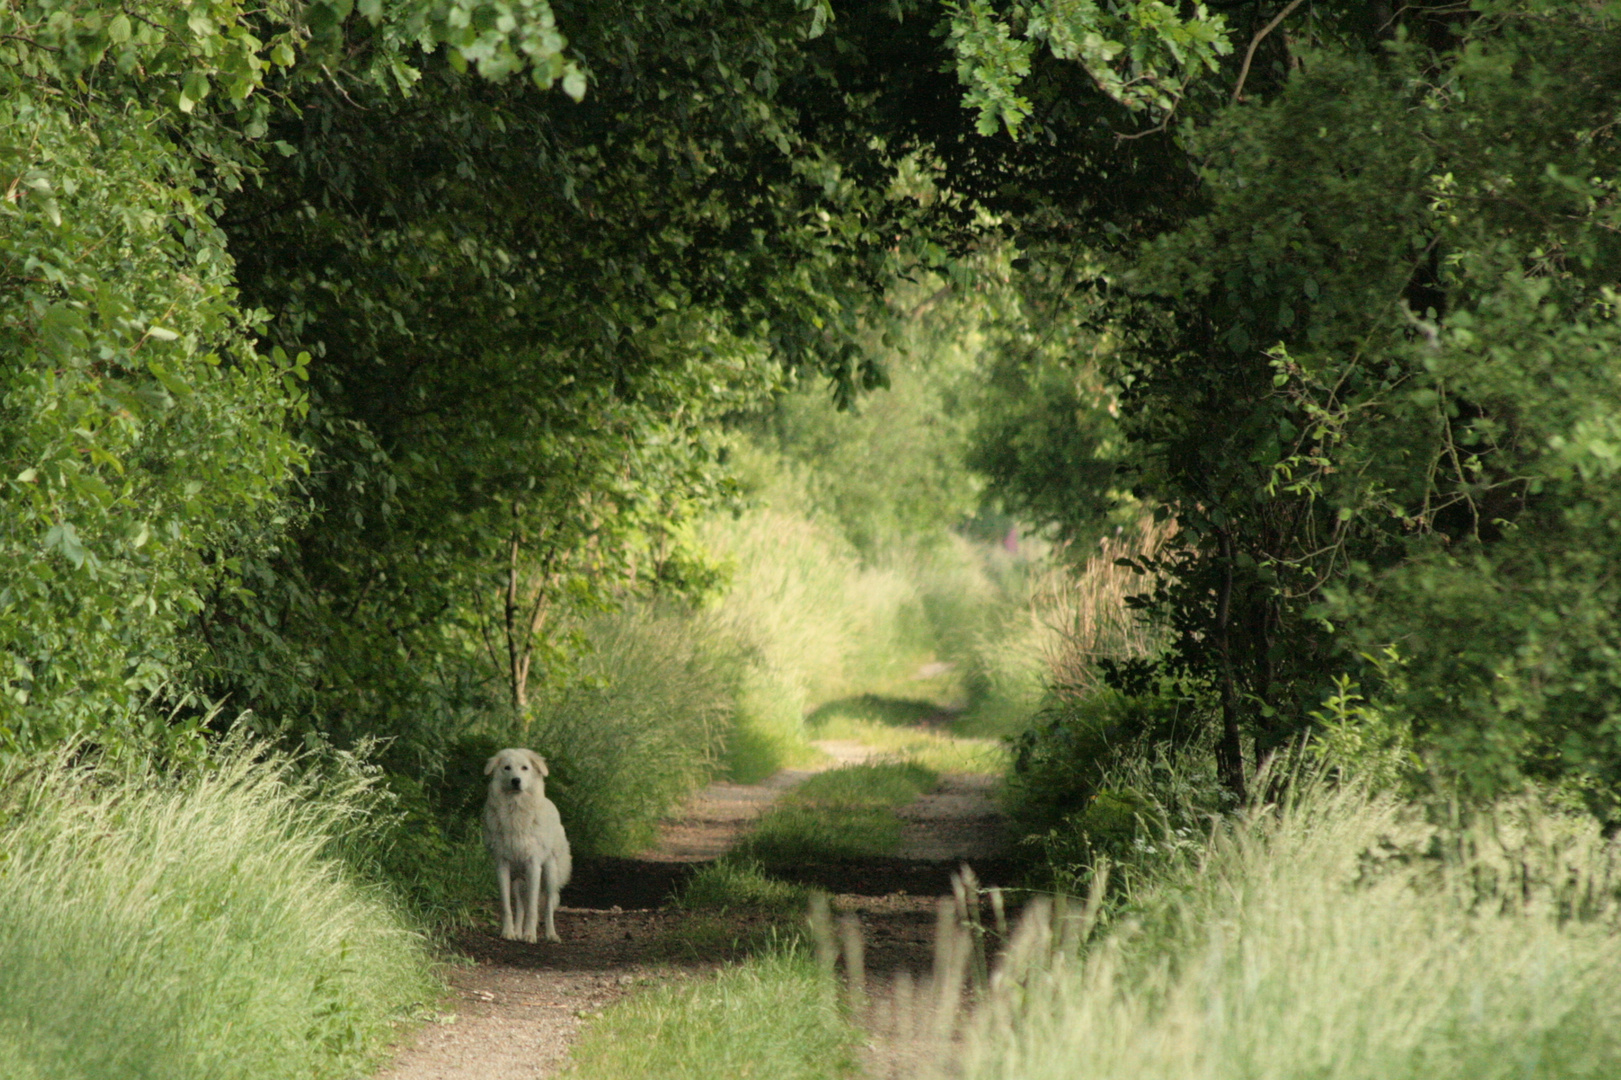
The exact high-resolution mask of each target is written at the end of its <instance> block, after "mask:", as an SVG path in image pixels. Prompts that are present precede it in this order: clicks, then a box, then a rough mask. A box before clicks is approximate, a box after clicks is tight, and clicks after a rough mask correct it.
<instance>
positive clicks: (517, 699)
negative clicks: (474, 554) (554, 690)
mask: <svg viewBox="0 0 1621 1080" xmlns="http://www.w3.org/2000/svg"><path fill="white" fill-rule="evenodd" d="M512 515H513V517H517V515H518V509H517V507H516V506H514V507H513V509H512ZM522 546H523V538H522V537H521V536H519V534H518V530H517V527H516V522H514V527H513V530H512V544H511V548H510V550H509V552H508V558H507V595H506V603H505V605H503V607H504V610H503V612H502V615H503V623H504V625H505V627H506V634H507V677H508V679H509V681H510V683H511V689H512V707H513V708H514V709H516V710H518V712H519V713H520V714H522V713H523V711H524V709H526V708H527V707H528V705H529V643H528V642H527V641H524V640H523V634H522V633H521V632H520V631H519V629H518V552H519V551H520V550H521V548H522Z"/></svg>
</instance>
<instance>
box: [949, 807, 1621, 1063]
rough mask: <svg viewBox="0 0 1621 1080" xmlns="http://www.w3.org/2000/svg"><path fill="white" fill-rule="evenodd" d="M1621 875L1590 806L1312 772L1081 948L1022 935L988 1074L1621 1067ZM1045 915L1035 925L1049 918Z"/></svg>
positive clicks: (994, 1021) (968, 1055)
mask: <svg viewBox="0 0 1621 1080" xmlns="http://www.w3.org/2000/svg"><path fill="white" fill-rule="evenodd" d="M1618 898H1621V873H1618V870H1617V867H1616V866H1615V860H1614V849H1613V846H1611V845H1610V844H1609V843H1607V842H1606V841H1605V840H1604V838H1603V836H1602V835H1601V833H1600V830H1599V827H1598V824H1597V823H1596V822H1594V821H1592V820H1591V819H1585V818H1581V817H1577V816H1572V815H1568V814H1563V813H1559V812H1555V811H1550V810H1547V809H1539V808H1536V807H1527V806H1520V807H1510V808H1506V810H1505V811H1501V812H1499V813H1497V814H1495V815H1493V816H1492V820H1490V821H1489V822H1487V823H1486V824H1485V825H1484V826H1483V827H1481V828H1478V829H1474V830H1470V831H1468V832H1465V833H1462V834H1459V833H1456V832H1451V833H1449V832H1448V831H1445V830H1442V829H1438V828H1436V827H1434V826H1430V825H1427V824H1426V823H1425V819H1424V817H1423V815H1422V814H1421V813H1420V812H1419V811H1418V810H1417V809H1416V808H1413V807H1410V806H1406V805H1404V804H1402V803H1401V802H1400V801H1398V800H1397V799H1394V798H1387V797H1370V796H1369V795H1367V794H1365V793H1363V792H1361V791H1358V790H1355V789H1354V788H1340V789H1338V790H1336V789H1332V788H1329V787H1327V786H1324V785H1321V784H1312V783H1308V784H1306V785H1304V790H1303V791H1301V792H1299V793H1298V794H1297V796H1296V797H1294V798H1293V799H1292V800H1291V801H1288V802H1286V803H1285V805H1283V806H1281V807H1278V808H1273V809H1268V810H1265V811H1256V812H1255V813H1253V814H1251V815H1248V816H1247V817H1246V818H1244V819H1240V820H1237V821H1233V822H1231V823H1229V824H1227V825H1225V826H1223V827H1222V828H1221V829H1220V830H1219V831H1218V833H1217V835H1216V837H1215V839H1214V840H1213V842H1212V843H1211V845H1210V847H1209V849H1208V850H1207V851H1206V852H1205V854H1204V856H1203V857H1202V858H1195V859H1188V860H1185V861H1183V860H1176V861H1173V862H1172V863H1170V864H1169V868H1168V870H1167V872H1166V873H1165V874H1163V875H1162V877H1161V879H1160V880H1159V881H1158V882H1157V883H1151V884H1150V885H1148V886H1147V887H1144V888H1142V889H1140V890H1139V891H1138V892H1137V893H1136V894H1135V895H1134V896H1132V897H1131V903H1130V905H1129V906H1130V908H1131V909H1132V916H1133V917H1132V918H1131V919H1129V920H1123V921H1121V922H1120V923H1119V924H1117V925H1118V928H1117V929H1116V930H1115V931H1114V932H1113V933H1110V934H1106V935H1104V936H1103V937H1102V938H1101V940H1099V941H1097V942H1095V943H1094V944H1093V945H1091V946H1090V947H1089V948H1088V950H1087V952H1086V955H1085V959H1084V963H1082V962H1080V961H1079V960H1077V959H1076V958H1075V957H1074V956H1073V955H1072V954H1069V953H1067V952H1065V951H1063V950H1059V952H1058V953H1057V954H1056V955H1051V954H1047V955H1046V956H1045V957H1044V956H1043V953H1044V951H1045V949H1046V946H1045V945H1044V944H1043V942H1044V940H1045V941H1050V940H1051V939H1050V938H1047V939H1043V937H1042V935H1041V933H1040V932H1037V933H1034V934H1030V933H1026V934H1024V935H1022V936H1019V935H1016V941H1015V944H1014V945H1013V946H1012V948H1011V949H1010V954H1011V955H1012V956H1013V957H1014V961H1013V963H1014V966H1015V970H1014V971H1012V972H1010V978H1008V979H1007V980H1006V981H1005V983H1004V985H1005V986H1007V987H1010V988H1012V987H1016V988H1017V991H1016V993H1008V992H1004V993H1002V994H1000V995H993V998H992V1000H991V1003H990V1004H989V1005H988V1006H987V1007H986V1008H984V1009H983V1010H981V1012H980V1014H979V1018H978V1023H977V1026H976V1028H975V1030H973V1031H972V1032H971V1034H970V1037H969V1039H968V1040H967V1042H966V1044H965V1045H966V1052H965V1053H963V1054H962V1055H961V1058H962V1060H963V1063H964V1068H963V1070H962V1072H961V1074H960V1075H963V1076H965V1077H969V1078H972V1080H1014V1078H1017V1080H1049V1078H1050V1080H1058V1078H1060V1077H1074V1076H1085V1077H1093V1078H1097V1080H1186V1078H1187V1077H1194V1076H1197V1077H1201V1078H1205V1080H1250V1078H1253V1077H1276V1078H1279V1080H1305V1078H1308V1077H1310V1078H1312V1080H1574V1078H1594V1080H1597V1078H1598V1077H1609V1076H1618V1075H1621V936H1618V935H1617V934H1616V932H1615V927H1616V924H1617V920H1618V917H1621V903H1618ZM1038 931H1039V928H1038Z"/></svg>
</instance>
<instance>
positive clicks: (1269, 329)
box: [1123, 13, 1621, 791]
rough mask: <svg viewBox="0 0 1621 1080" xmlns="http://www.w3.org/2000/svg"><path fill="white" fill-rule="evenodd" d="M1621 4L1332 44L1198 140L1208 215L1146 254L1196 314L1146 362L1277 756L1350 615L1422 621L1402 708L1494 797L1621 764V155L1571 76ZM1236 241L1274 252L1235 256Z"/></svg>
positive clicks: (1174, 465)
mask: <svg viewBox="0 0 1621 1080" xmlns="http://www.w3.org/2000/svg"><path fill="white" fill-rule="evenodd" d="M1605 18H1606V17H1603V16H1599V15H1588V14H1579V15H1578V14H1575V13H1571V14H1570V16H1569V17H1568V18H1562V19H1552V20H1549V21H1524V20H1518V19H1502V20H1498V19H1488V20H1483V21H1482V22H1481V23H1480V24H1478V25H1477V26H1476V27H1474V28H1473V30H1472V31H1471V33H1470V35H1469V37H1468V40H1467V43H1466V45H1464V46H1463V47H1460V48H1459V49H1458V50H1456V51H1451V52H1447V53H1444V54H1431V53H1428V52H1426V51H1425V50H1422V49H1419V48H1417V47H1414V46H1402V47H1399V48H1396V49H1394V50H1393V51H1392V52H1391V54H1390V57H1389V59H1388V60H1387V61H1386V62H1385V63H1383V64H1375V63H1372V62H1370V61H1368V60H1366V59H1362V58H1358V57H1352V56H1346V55H1339V54H1335V53H1327V54H1324V55H1322V56H1321V57H1319V58H1318V59H1317V60H1315V61H1314V62H1313V65H1312V68H1311V70H1310V71H1309V72H1308V73H1306V74H1304V75H1302V76H1300V77H1297V78H1295V79H1293V80H1291V81H1290V83H1289V85H1288V86H1287V87H1286V88H1285V89H1284V90H1282V91H1281V92H1280V93H1279V94H1278V95H1277V97H1276V98H1275V100H1274V101H1273V102H1272V103H1271V104H1269V105H1267V106H1266V107H1264V108H1254V109H1238V110H1232V111H1230V112H1229V113H1227V114H1225V115H1224V116H1223V117H1222V119H1221V120H1220V121H1219V122H1218V123H1216V124H1214V125H1213V126H1211V127H1210V128H1209V129H1208V131H1207V132H1206V133H1205V134H1203V135H1201V136H1200V137H1199V140H1198V142H1197V144H1196V145H1197V146H1198V147H1200V148H1208V152H1209V155H1210V156H1209V158H1208V165H1207V168H1206V173H1205V175H1206V178H1207V184H1208V190H1209V193H1210V196H1211V199H1212V208H1211V210H1210V212H1209V213H1208V214H1207V215H1205V216H1202V217H1200V218H1198V219H1196V220H1195V221H1193V222H1191V223H1190V224H1189V225H1188V226H1187V227H1186V228H1184V229H1183V230H1181V231H1180V232H1178V233H1176V234H1174V235H1172V236H1168V237H1165V238H1163V239H1162V240H1161V241H1159V242H1158V243H1156V244H1155V245H1154V246H1152V247H1151V248H1150V249H1149V250H1148V251H1147V252H1146V254H1145V257H1144V259H1143V261H1142V263H1141V265H1140V267H1139V269H1138V271H1137V277H1136V281H1137V288H1138V289H1139V291H1140V292H1141V293H1143V294H1149V295H1156V296H1158V297H1161V298H1163V300H1164V302H1165V303H1166V305H1167V308H1168V310H1169V312H1170V316H1169V320H1168V321H1167V322H1166V323H1163V324H1161V325H1160V326H1159V327H1158V328H1155V329H1145V331H1144V333H1143V334H1142V335H1141V336H1140V337H1139V338H1138V339H1137V341H1136V342H1134V343H1133V345H1132V347H1131V349H1130V351H1129V356H1128V358H1127V359H1126V360H1125V362H1124V365H1123V370H1124V371H1125V372H1128V373H1129V377H1130V379H1131V387H1132V388H1131V390H1130V391H1129V392H1128V395H1127V402H1128V406H1127V407H1128V410H1129V412H1130V413H1131V415H1132V417H1133V423H1132V426H1133V429H1134V431H1133V433H1134V435H1135V436H1136V437H1137V438H1139V439H1140V440H1142V441H1143V442H1144V443H1146V444H1150V445H1151V446H1152V448H1153V449H1152V462H1153V464H1152V466H1151V471H1150V472H1149V473H1148V474H1147V477H1148V481H1149V484H1150V485H1152V486H1153V487H1154V488H1156V489H1157V490H1158V491H1160V492H1163V493H1164V494H1165V496H1166V497H1168V498H1170V497H1173V496H1172V493H1175V495H1174V498H1175V499H1176V501H1177V502H1178V507H1179V518H1180V521H1181V524H1182V526H1183V529H1184V531H1183V532H1182V533H1181V534H1180V535H1179V542H1180V543H1181V545H1182V546H1183V547H1184V548H1185V550H1186V552H1187V555H1186V556H1185V558H1184V561H1183V562H1182V563H1181V565H1180V566H1179V568H1178V571H1177V572H1178V574H1179V575H1180V579H1181V581H1182V583H1183V585H1182V586H1181V587H1180V588H1173V589H1172V590H1170V592H1169V594H1168V595H1166V596H1165V597H1163V599H1164V600H1165V602H1166V604H1167V605H1168V609H1171V610H1174V611H1175V612H1176V614H1175V615H1174V616H1173V618H1175V619H1177V620H1179V626H1180V629H1181V633H1182V634H1183V635H1184V636H1183V637H1182V638H1181V640H1180V643H1179V645H1178V649H1179V651H1180V654H1181V655H1182V656H1183V657H1184V658H1187V659H1188V660H1190V661H1191V662H1193V663H1195V664H1196V665H1202V666H1203V668H1204V670H1207V671H1211V672H1213V673H1216V678H1218V679H1220V680H1224V681H1225V682H1227V683H1228V684H1230V685H1231V686H1232V687H1233V689H1232V691H1230V701H1231V705H1230V708H1232V709H1234V710H1236V709H1237V708H1238V704H1237V702H1238V700H1239V699H1240V697H1246V696H1251V695H1252V696H1253V697H1254V698H1256V699H1259V700H1258V706H1257V708H1256V709H1255V716H1254V723H1253V726H1254V730H1255V734H1256V738H1257V740H1258V747H1259V748H1260V749H1259V751H1258V752H1260V753H1265V752H1266V751H1267V750H1268V748H1270V747H1274V746H1277V745H1279V743H1280V741H1281V740H1284V739H1287V738H1289V737H1291V735H1290V733H1291V732H1293V731H1297V730H1299V729H1300V727H1302V726H1304V725H1305V724H1306V723H1308V720H1307V714H1308V712H1309V705H1310V703H1311V702H1312V701H1313V700H1320V699H1321V698H1322V697H1323V696H1324V695H1326V694H1327V693H1328V692H1329V688H1328V687H1327V686H1326V685H1324V677H1325V671H1326V669H1325V665H1324V664H1323V660H1324V659H1325V658H1326V654H1327V653H1328V652H1330V651H1331V650H1333V649H1334V648H1336V647H1338V648H1345V646H1344V645H1339V644H1338V643H1337V642H1335V641H1334V639H1333V637H1331V635H1332V634H1334V633H1335V632H1336V631H1338V630H1339V629H1340V628H1341V627H1344V628H1345V629H1346V630H1347V631H1348V634H1347V635H1346V636H1347V637H1348V639H1349V641H1348V642H1347V643H1346V644H1349V645H1351V646H1353V647H1354V652H1356V653H1370V654H1372V653H1375V652H1377V650H1378V649H1379V647H1381V646H1383V645H1385V644H1388V643H1392V642H1393V643H1395V645H1396V647H1397V649H1398V650H1399V651H1400V653H1401V655H1402V657H1403V661H1404V667H1403V673H1404V677H1403V680H1402V681H1401V684H1400V685H1399V686H1398V685H1396V684H1394V683H1393V684H1390V685H1389V686H1388V687H1387V693H1388V696H1389V702H1390V705H1391V707H1393V708H1395V709H1397V710H1398V711H1400V712H1401V713H1402V714H1403V715H1405V716H1406V717H1408V718H1409V719H1410V721H1411V723H1413V724H1414V726H1415V730H1416V732H1417V733H1418V734H1419V735H1420V736H1421V737H1422V739H1423V740H1424V742H1425V744H1426V745H1427V746H1429V747H1431V748H1433V749H1434V750H1436V751H1438V752H1439V753H1440V754H1441V755H1442V757H1443V758H1444V760H1445V761H1446V762H1447V763H1448V764H1447V768H1449V769H1451V770H1454V771H1456V772H1457V773H1458V775H1459V776H1460V779H1462V780H1463V781H1464V783H1465V784H1466V785H1467V787H1469V788H1470V789H1472V790H1477V791H1492V790H1501V789H1502V787H1503V786H1504V785H1505V784H1507V785H1512V784H1513V783H1515V782H1516V779H1515V778H1516V777H1517V776H1520V775H1524V774H1526V773H1530V774H1532V775H1540V776H1546V777H1552V776H1558V775H1562V774H1565V773H1572V774H1585V775H1590V776H1594V777H1597V778H1602V779H1603V780H1604V782H1605V783H1611V784H1613V783H1614V782H1616V781H1617V780H1621V773H1617V772H1616V769H1617V767H1618V763H1621V745H1617V744H1615V743H1614V742H1613V740H1612V738H1611V735H1610V734H1609V733H1610V732H1611V731H1612V730H1613V728H1614V724H1613V720H1612V717H1611V713H1610V708H1609V706H1608V704H1606V703H1607V702H1608V701H1610V700H1611V698H1612V697H1613V695H1612V694H1611V693H1609V692H1608V691H1607V690H1606V689H1605V687H1607V686H1609V685H1610V683H1611V682H1612V680H1613V679H1614V678H1615V677H1616V675H1615V671H1614V669H1613V668H1612V666H1611V664H1610V662H1609V661H1608V660H1605V659H1603V658H1604V657H1606V656H1609V655H1611V653H1612V651H1613V650H1612V644H1613V640H1614V638H1615V635H1616V633H1617V628H1616V626H1615V624H1614V623H1613V620H1612V619H1611V617H1610V615H1609V614H1608V613H1609V612H1610V611H1612V610H1613V609H1614V605H1613V603H1612V599H1613V598H1612V597H1610V595H1609V592H1608V585H1607V582H1608V578H1609V575H1608V571H1607V570H1606V569H1603V568H1605V567H1608V566H1609V565H1610V564H1611V563H1612V562H1613V561H1614V559H1615V558H1616V557H1617V555H1618V554H1621V553H1618V552H1616V551H1615V550H1614V548H1613V544H1612V543H1611V540H1610V537H1609V533H1608V529H1607V526H1602V525H1600V524H1599V523H1600V522H1602V521H1607V520H1608V519H1609V518H1610V517H1611V516H1612V510H1611V509H1610V508H1609V500H1610V499H1611V498H1612V496H1613V494H1614V485H1613V484H1611V483H1609V481H1608V479H1607V477H1608V475H1609V473H1608V471H1607V469H1608V467H1607V466H1606V465H1604V464H1603V461H1604V460H1605V455H1606V454H1607V453H1608V450H1607V449H1606V448H1605V447H1606V446H1607V443H1606V441H1605V440H1606V439H1607V438H1608V436H1606V435H1604V434H1602V432H1603V431H1606V430H1607V425H1608V424H1609V423H1610V421H1609V420H1608V419H1606V417H1607V416H1609V415H1610V414H1612V413H1614V412H1615V411H1616V409H1617V407H1618V406H1621V402H1618V401H1617V400H1616V398H1615V393H1614V391H1615V385H1616V384H1615V379H1614V372H1613V371H1612V368H1613V365H1614V357H1615V356H1616V355H1617V349H1616V347H1617V344H1621V341H1618V339H1617V336H1616V335H1617V331H1616V328H1615V325H1614V323H1613V319H1612V316H1611V310H1612V300H1611V298H1610V296H1609V293H1608V287H1609V286H1608V283H1609V281H1610V275H1611V268H1613V266H1614V265H1615V264H1616V259H1617V249H1616V247H1615V244H1614V242H1613V240H1612V230H1611V228H1610V223H1609V218H1610V213H1611V211H1610V209H1609V208H1608V204H1607V203H1606V202H1605V201H1604V200H1603V199H1602V198H1600V197H1599V196H1598V195H1597V190H1598V189H1597V188H1596V187H1594V185H1595V184H1602V181H1599V180H1598V179H1596V178H1597V177H1601V176H1604V175H1608V172H1609V171H1610V169H1611V163H1610V161H1609V156H1610V155H1611V154H1612V153H1613V148H1612V147H1610V145H1609V144H1608V142H1606V141H1603V140H1597V141H1594V140H1589V139H1588V138H1587V137H1586V136H1585V135H1584V134H1583V133H1584V132H1588V131H1591V130H1596V129H1597V128H1598V127H1599V126H1600V125H1602V124H1604V123H1607V122H1608V121H1607V118H1608V116H1609V115H1610V110H1611V108H1612V105H1611V101H1612V100H1613V93H1614V88H1613V87H1607V86H1606V87H1600V86H1598V85H1595V84H1591V83H1588V82H1586V81H1585V76H1578V75H1576V74H1575V73H1576V72H1579V71H1586V70H1590V69H1594V68H1595V67H1597V68H1604V66H1605V65H1606V64H1607V63H1608V62H1609V60H1608V59H1607V58H1608V56H1609V52H1608V50H1609V48H1610V43H1611V42H1612V40H1613V38H1612V36H1611V35H1610V34H1608V33H1606V32H1601V31H1600V30H1599V29H1598V28H1599V27H1600V26H1608V25H1609V24H1608V22H1606V21H1605ZM1594 20H1598V21H1596V22H1595V21H1594ZM1460 90H1462V91H1466V92H1464V93H1463V94H1462V96H1460V94H1459V91H1460ZM1555 103H1557V104H1555ZM1553 131H1560V132H1566V133H1568V138H1567V137H1566V136H1560V137H1558V138H1554V137H1552V136H1551V134H1550V133H1551V132H1553ZM1362 133H1365V134H1362ZM1218 147H1219V148H1220V149H1219V150H1218V149H1217V148H1218ZM1510 188H1513V189H1514V190H1526V191H1534V192H1536V193H1537V194H1536V195H1535V197H1534V201H1535V202H1536V203H1537V205H1539V206H1546V207H1547V208H1548V209H1547V211H1546V212H1543V211H1536V212H1531V211H1528V210H1527V209H1526V205H1527V204H1525V203H1524V202H1522V201H1520V200H1519V199H1518V198H1507V197H1504V196H1502V195H1501V194H1500V193H1501V192H1503V191H1506V190H1508V189H1510ZM1213 249H1220V250H1223V251H1225V252H1227V253H1228V258H1229V260H1230V261H1231V264H1232V265H1233V266H1239V265H1244V266H1249V267H1250V268H1251V269H1249V270H1246V271H1244V272H1242V273H1240V272H1237V271H1230V272H1221V273H1213V272H1212V269H1211V265H1210V263H1209V260H1208V258H1207V253H1208V252H1209V251H1211V250H1213ZM1553 252H1557V253H1558V254H1557V255H1554V254H1551V253H1553ZM1274 342H1276V343H1278V344H1276V346H1275V347H1272V348H1270V349H1269V350H1268V349H1267V348H1266V347H1267V346H1269V345H1271V344H1272V343H1274ZM1195 352H1197V353H1198V354H1199V356H1200V359H1199V361H1198V364H1197V365H1190V364H1189V363H1187V362H1186V360H1185V359H1184V358H1185V357H1186V356H1188V355H1191V354H1192V353H1195ZM1172 402H1175V405H1176V407H1175V409H1174V410H1172V409H1170V407H1169V406H1170V405H1171V403H1172ZM1212 430H1219V431H1222V432H1225V433H1226V435H1225V437H1224V438H1223V439H1222V440H1220V441H1214V440H1211V439H1210V438H1209V434H1208V433H1209V432H1210V431H1212ZM1194 500H1197V501H1198V505H1197V506H1195V503H1194ZM1200 595H1203V596H1205V597H1209V596H1211V595H1215V596H1217V597H1218V598H1220V603H1219V604H1217V605H1215V606H1212V605H1211V604H1210V602H1209V600H1208V599H1205V600H1198V599H1196V597H1198V596H1200ZM1224 611H1225V612H1228V613H1230V614H1226V615H1224V614H1223V612H1224ZM1223 620H1225V625H1222V623H1223ZM1239 627H1242V628H1243V629H1238V628H1239ZM1193 634H1203V635H1204V642H1205V643H1204V644H1200V643H1199V642H1197V641H1195V640H1194V639H1193V637H1192V636H1191V635H1193ZM1286 640H1287V641H1288V645H1287V646H1286V647H1285V646H1283V645H1282V642H1284V641H1286ZM1347 651H1350V650H1347ZM1201 657H1202V659H1200V658H1201ZM1340 662H1341V663H1344V661H1340Z"/></svg>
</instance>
